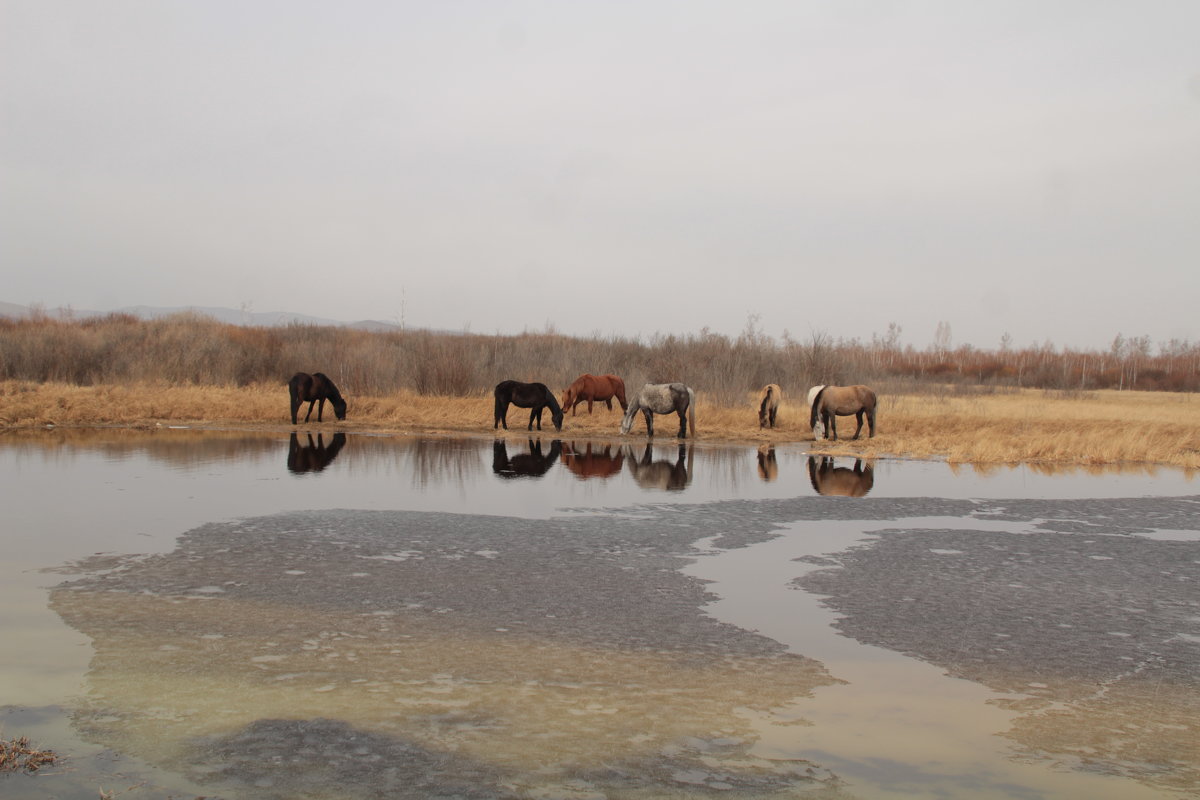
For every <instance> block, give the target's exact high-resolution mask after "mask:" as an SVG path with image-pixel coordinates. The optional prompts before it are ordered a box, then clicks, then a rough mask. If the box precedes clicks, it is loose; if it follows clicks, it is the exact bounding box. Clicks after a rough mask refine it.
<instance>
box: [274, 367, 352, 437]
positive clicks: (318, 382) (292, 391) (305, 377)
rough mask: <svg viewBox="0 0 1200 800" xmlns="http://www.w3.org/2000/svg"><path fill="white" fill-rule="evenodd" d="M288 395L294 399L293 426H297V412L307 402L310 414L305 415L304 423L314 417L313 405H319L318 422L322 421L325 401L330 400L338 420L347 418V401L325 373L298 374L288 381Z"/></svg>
mask: <svg viewBox="0 0 1200 800" xmlns="http://www.w3.org/2000/svg"><path fill="white" fill-rule="evenodd" d="M288 394H289V395H291V398H292V424H293V425H295V424H296V412H298V411H299V410H300V406H301V405H303V404H304V403H305V402H307V403H308V413H307V414H305V415H304V421H305V422H308V418H309V417H311V416H312V409H313V403H318V404H319V405H318V406H317V422H320V421H321V415H322V414H323V413H325V401H326V400H328V401H329V402H330V403H332V404H333V413H334V414H336V415H337V418H338V419H345V418H346V401H345V400H343V399H342V393H341V392H339V391H338V388H337V387H336V386H334V385H333V381H331V380H329V376H328V375H326V374H325V373H323V372H314V373H313V374H312V375H309V374H308V373H307V372H297V373H296V374H295V375H293V376H292V379H291V380H290V381H288Z"/></svg>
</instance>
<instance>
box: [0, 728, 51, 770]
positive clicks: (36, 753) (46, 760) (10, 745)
mask: <svg viewBox="0 0 1200 800" xmlns="http://www.w3.org/2000/svg"><path fill="white" fill-rule="evenodd" d="M57 760H58V756H57V755H55V753H54V751H53V750H38V749H36V748H34V747H31V746H30V745H29V739H28V738H26V737H24V736H21V737H19V738H17V739H8V740H4V739H0V772H16V771H18V770H23V771H25V772H37V771H38V770H39V769H41V768H42V767H44V766H45V765H47V764H53V763H54V762H55V761H57Z"/></svg>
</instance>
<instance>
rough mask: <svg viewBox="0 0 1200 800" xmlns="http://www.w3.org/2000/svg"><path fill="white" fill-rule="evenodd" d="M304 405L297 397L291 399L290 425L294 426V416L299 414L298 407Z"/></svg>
mask: <svg viewBox="0 0 1200 800" xmlns="http://www.w3.org/2000/svg"><path fill="white" fill-rule="evenodd" d="M302 405H304V401H303V400H301V399H300V398H298V397H292V424H293V425H295V424H296V414H298V413H299V412H300V406H302Z"/></svg>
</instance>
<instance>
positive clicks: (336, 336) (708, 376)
mask: <svg viewBox="0 0 1200 800" xmlns="http://www.w3.org/2000/svg"><path fill="white" fill-rule="evenodd" d="M898 334H899V329H898V327H896V326H895V325H893V326H892V327H891V328H890V329H889V335H888V336H886V337H879V336H873V337H872V340H871V342H869V343H866V342H863V341H860V340H858V339H853V340H848V341H847V340H834V339H832V338H831V337H829V336H827V335H824V334H820V333H816V334H813V335H812V336H810V337H809V339H808V340H806V341H797V340H794V339H792V338H790V337H788V336H786V335H785V336H784V338H783V340H782V341H781V340H778V339H776V338H774V337H770V336H767V335H765V334H763V333H761V332H760V331H758V330H757V329H756V327H755V320H754V319H753V318H752V319H751V320H750V322H749V323H748V324H747V326H746V330H744V331H743V332H742V334H741V335H739V336H737V337H729V336H724V335H720V334H715V333H711V332H709V331H707V330H706V331H702V332H700V333H698V334H690V335H682V336H675V335H661V334H659V335H655V336H652V337H649V338H632V339H631V338H622V337H611V338H593V339H583V338H574V337H568V336H563V335H560V334H557V333H555V332H553V331H548V332H543V333H523V334H519V335H514V336H501V335H484V334H471V333H461V334H459V333H433V332H429V331H420V330H412V331H395V332H369V331H361V330H355V329H350V328H341V327H322V326H310V325H293V326H288V327H282V328H262V327H242V326H237V325H229V324H225V323H221V322H217V321H216V320H213V319H211V318H209V317H204V316H201V315H197V314H191V313H184V314H177V315H174V316H170V317H166V318H163V319H158V320H149V321H146V320H140V319H137V318H135V317H132V316H129V315H110V316H106V317H96V318H89V319H85V320H78V321H76V320H61V319H51V318H41V319H32V320H0V379H5V380H29V381H39V382H41V381H63V382H67V383H74V384H81V385H92V384H119V383H124V382H129V381H168V382H171V383H183V384H200V385H246V384H252V383H271V382H277V383H279V384H280V385H281V386H282V385H283V384H284V383H286V381H287V379H288V378H289V377H290V376H291V375H292V374H293V373H295V372H297V371H305V372H318V371H319V372H325V373H327V374H328V375H329V376H330V377H331V378H333V380H334V381H335V382H337V383H338V385H339V386H340V387H341V388H342V390H343V392H346V393H349V394H367V395H379V394H386V393H388V392H394V391H397V390H400V389H407V390H411V391H414V392H417V393H420V394H472V393H486V392H490V391H491V389H492V387H493V386H495V384H496V383H497V382H499V381H501V380H505V379H508V378H512V379H516V380H523V381H542V382H544V383H546V384H547V385H549V386H550V387H551V388H552V389H554V390H555V391H556V392H557V391H558V390H560V389H561V388H563V387H564V386H566V385H567V384H568V383H569V382H570V381H571V380H573V379H574V378H575V377H576V376H578V375H579V374H580V373H583V372H593V373H597V374H599V373H607V372H611V373H615V374H617V375H620V376H621V377H622V378H624V379H625V382H626V383H627V384H629V385H630V386H631V387H632V386H640V385H641V384H642V383H644V382H666V381H683V382H685V383H688V384H690V385H692V386H694V387H695V388H696V389H698V390H699V391H701V392H704V393H706V394H708V395H709V396H710V397H712V398H713V399H714V400H716V401H718V402H723V403H730V404H732V403H739V402H744V400H745V395H746V392H747V391H749V390H752V389H756V388H758V387H761V386H762V385H763V384H765V383H779V384H781V385H783V386H784V388H785V391H790V392H798V391H801V390H804V389H806V388H807V387H808V386H810V385H812V384H815V383H843V384H844V383H871V384H874V385H876V386H877V388H881V389H889V388H890V389H893V390H896V389H907V390H919V389H920V388H921V387H922V386H929V387H933V386H935V385H936V386H938V387H945V386H946V385H947V384H957V385H960V386H964V387H966V386H984V387H1008V386H1011V387H1033V388H1046V389H1060V390H1088V389H1104V388H1113V389H1150V390H1173V391H1195V390H1196V389H1197V388H1200V344H1191V343H1189V342H1171V343H1168V344H1167V345H1160V346H1159V347H1158V348H1157V349H1155V348H1154V347H1152V345H1151V343H1150V341H1149V340H1148V338H1145V337H1143V338H1140V339H1136V338H1135V339H1131V340H1126V339H1124V338H1123V337H1121V336H1118V337H1117V338H1116V339H1115V340H1114V341H1113V343H1112V346H1111V347H1110V348H1109V349H1108V350H1105V351H1075V350H1067V349H1061V350H1060V349H1057V348H1055V347H1053V346H1052V345H1045V346H1041V347H1033V348H1025V349H1014V348H1012V347H1010V346H1008V344H1007V342H1003V343H1002V346H1001V347H1000V348H999V349H997V350H992V351H986V350H979V349H975V348H972V347H970V346H962V347H959V348H950V347H949V346H948V342H947V341H946V340H947V339H948V336H945V337H941V338H942V341H941V342H940V343H935V344H934V345H932V346H930V347H928V348H926V349H924V350H917V349H915V348H913V347H912V346H905V347H902V346H900V345H899V343H898V341H897V340H898Z"/></svg>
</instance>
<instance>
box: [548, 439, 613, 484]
mask: <svg viewBox="0 0 1200 800" xmlns="http://www.w3.org/2000/svg"><path fill="white" fill-rule="evenodd" d="M562 462H563V466H565V467H566V468H567V469H569V470H570V471H571V473H572V474H573V475H575V476H576V477H577V478H580V479H581V480H587V479H588V478H611V477H612V476H613V475H617V474H620V472H621V467H622V465H624V463H625V454H624V453H623V452H621V451H620V450H619V449H618V450H617V452H616V453H613V452H612V445H611V444H607V443H606V444H604V445H603V449H601V445H596V450H595V452H593V451H592V443H591V442H588V443H587V449H586V450H585V451H584V452H582V453H581V452H580V451H579V449H578V448H576V447H575V443H574V442H571V443H569V444H568V443H566V442H564V443H563V451H562Z"/></svg>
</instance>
